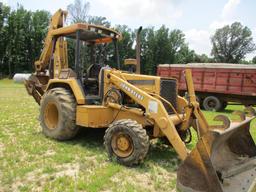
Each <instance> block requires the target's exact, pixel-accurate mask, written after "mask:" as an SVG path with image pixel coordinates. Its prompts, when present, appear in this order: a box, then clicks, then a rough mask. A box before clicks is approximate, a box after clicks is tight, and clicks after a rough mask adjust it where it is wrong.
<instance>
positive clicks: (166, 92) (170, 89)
mask: <svg viewBox="0 0 256 192" xmlns="http://www.w3.org/2000/svg"><path fill="white" fill-rule="evenodd" d="M177 95H178V91H177V81H176V80H175V79H164V78H161V82H160V96H161V97H163V98H164V99H166V100H167V101H169V102H170V103H171V104H172V105H173V107H174V108H175V109H176V108H177ZM163 104H164V106H165V109H166V110H167V112H168V113H169V114H173V113H174V111H173V110H172V108H171V107H170V106H169V105H168V104H167V103H165V102H163Z"/></svg>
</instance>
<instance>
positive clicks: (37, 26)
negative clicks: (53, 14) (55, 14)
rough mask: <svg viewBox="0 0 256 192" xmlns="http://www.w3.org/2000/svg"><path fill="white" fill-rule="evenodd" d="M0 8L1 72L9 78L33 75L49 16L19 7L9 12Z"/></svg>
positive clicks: (8, 9) (7, 9) (7, 8)
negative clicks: (31, 73)
mask: <svg viewBox="0 0 256 192" xmlns="http://www.w3.org/2000/svg"><path fill="white" fill-rule="evenodd" d="M0 6H1V8H0V10H1V12H0V34H1V40H0V49H1V51H0V52H1V53H0V71H1V72H2V73H3V74H8V75H9V76H10V77H11V76H12V75H13V74H14V73H17V72H29V71H32V69H33V64H34V61H35V60H36V59H37V58H38V57H39V54H40V50H41V49H42V46H43V39H44V37H45V33H46V32H47V27H48V21H49V16H50V14H49V13H48V12H46V11H36V12H31V11H27V10H25V9H24V8H23V7H22V6H19V7H18V8H17V10H12V11H10V8H9V7H8V6H5V5H2V4H1V5H0Z"/></svg>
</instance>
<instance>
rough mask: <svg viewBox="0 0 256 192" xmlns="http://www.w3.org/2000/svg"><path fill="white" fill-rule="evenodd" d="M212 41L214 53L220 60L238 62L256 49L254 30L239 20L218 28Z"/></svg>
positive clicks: (217, 59)
mask: <svg viewBox="0 0 256 192" xmlns="http://www.w3.org/2000/svg"><path fill="white" fill-rule="evenodd" d="M211 41H212V46H213V47H212V55H213V56H214V58H215V59H216V61H218V62H226V63H238V62H239V61H240V60H241V59H243V58H244V57H245V55H246V54H248V53H251V52H252V51H254V50H255V48H256V46H255V44H254V43H253V38H252V32H251V30H250V29H249V28H248V27H246V26H245V27H244V26H242V25H241V23H239V22H235V23H233V24H232V25H231V26H229V25H226V26H224V27H223V28H220V29H217V30H216V32H215V34H214V36H213V37H212V38H211Z"/></svg>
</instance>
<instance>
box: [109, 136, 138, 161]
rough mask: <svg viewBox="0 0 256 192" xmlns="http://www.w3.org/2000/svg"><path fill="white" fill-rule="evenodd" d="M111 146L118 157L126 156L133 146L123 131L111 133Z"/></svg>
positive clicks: (130, 139) (129, 153)
mask: <svg viewBox="0 0 256 192" xmlns="http://www.w3.org/2000/svg"><path fill="white" fill-rule="evenodd" d="M111 147H112V149H113V152H114V153H115V154H116V155H117V156H118V157H128V156H129V155H131V153H132V152H133V148H134V146H133V143H132V138H131V137H130V136H129V135H127V134H124V133H117V134H115V135H113V139H112V141H111Z"/></svg>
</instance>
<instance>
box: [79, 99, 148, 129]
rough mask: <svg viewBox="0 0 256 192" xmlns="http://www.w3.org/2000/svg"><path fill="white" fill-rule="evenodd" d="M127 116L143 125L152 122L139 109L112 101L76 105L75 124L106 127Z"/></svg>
mask: <svg viewBox="0 0 256 192" xmlns="http://www.w3.org/2000/svg"><path fill="white" fill-rule="evenodd" d="M127 117H129V119H132V120H135V121H137V122H138V123H140V124H141V125H142V126H144V127H145V126H147V125H152V123H153V122H152V121H150V120H147V119H146V118H145V116H144V115H143V112H141V111H140V110H136V109H127V108H125V107H122V106H120V105H118V104H114V103H111V104H109V106H102V105H78V106H77V109H76V124H77V125H80V126H84V127H91V128H102V127H108V126H109V124H110V123H112V122H113V121H114V120H115V121H117V120H121V119H127Z"/></svg>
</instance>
